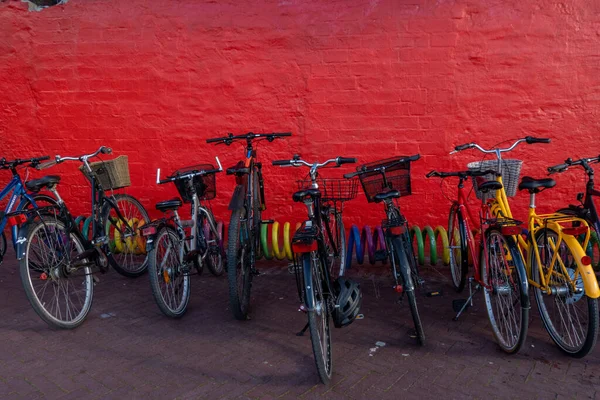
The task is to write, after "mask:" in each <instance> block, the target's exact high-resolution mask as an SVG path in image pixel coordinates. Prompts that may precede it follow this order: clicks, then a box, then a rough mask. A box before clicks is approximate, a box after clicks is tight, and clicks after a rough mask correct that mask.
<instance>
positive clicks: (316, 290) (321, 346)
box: [302, 253, 333, 385]
mask: <svg viewBox="0 0 600 400" xmlns="http://www.w3.org/2000/svg"><path fill="white" fill-rule="evenodd" d="M302 266H303V271H304V273H305V274H306V273H307V271H310V272H309V273H310V275H309V276H305V277H304V281H305V290H306V287H311V288H312V291H310V292H306V291H305V294H304V298H305V299H306V300H307V303H311V302H312V304H314V309H313V310H309V311H308V329H309V331H310V342H311V344H312V349H313V354H314V356H315V365H316V366H317V373H318V374H319V378H320V379H321V382H323V383H324V384H326V385H327V384H329V381H330V380H331V373H332V370H333V357H332V351H331V329H330V324H329V320H330V318H329V317H330V308H329V304H328V302H329V300H330V299H329V296H327V295H326V294H325V291H324V282H323V280H324V278H323V276H324V271H323V267H324V266H323V265H322V264H321V261H320V259H319V257H318V255H317V254H314V253H305V254H303V255H302Z"/></svg>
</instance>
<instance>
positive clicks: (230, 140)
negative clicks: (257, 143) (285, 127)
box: [206, 132, 292, 146]
mask: <svg viewBox="0 0 600 400" xmlns="http://www.w3.org/2000/svg"><path fill="white" fill-rule="evenodd" d="M287 136H292V133H291V132H272V133H254V132H248V133H246V134H244V135H234V134H233V133H229V134H228V135H227V136H224V137H219V138H211V139H206V143H225V144H226V145H227V146H229V145H230V144H231V143H233V141H234V140H247V141H251V140H254V139H258V138H266V139H267V141H269V142H272V141H273V140H275V139H277V138H283V137H287Z"/></svg>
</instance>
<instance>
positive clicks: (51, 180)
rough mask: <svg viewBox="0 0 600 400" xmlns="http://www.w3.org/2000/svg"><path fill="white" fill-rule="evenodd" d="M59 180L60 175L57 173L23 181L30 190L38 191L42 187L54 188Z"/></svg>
mask: <svg viewBox="0 0 600 400" xmlns="http://www.w3.org/2000/svg"><path fill="white" fill-rule="evenodd" d="M58 182H60V176H58V175H47V176H44V177H43V178H40V179H33V180H31V181H29V182H27V183H25V187H26V188H27V189H28V190H30V191H32V192H39V191H40V190H42V189H43V188H45V187H47V188H48V189H52V188H54V186H56V185H57V184H58Z"/></svg>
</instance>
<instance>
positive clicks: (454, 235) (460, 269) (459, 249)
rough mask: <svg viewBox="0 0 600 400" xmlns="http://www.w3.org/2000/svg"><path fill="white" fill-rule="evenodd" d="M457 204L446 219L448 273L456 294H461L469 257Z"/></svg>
mask: <svg viewBox="0 0 600 400" xmlns="http://www.w3.org/2000/svg"><path fill="white" fill-rule="evenodd" d="M458 207H459V206H458V203H454V204H452V207H450V215H449V217H448V247H449V249H450V272H451V274H452V283H453V284H454V289H455V290H456V291H457V292H462V291H463V289H464V288H465V283H466V281H467V272H468V270H469V255H468V250H467V235H466V232H467V230H466V227H465V223H464V221H463V220H462V218H461V214H460V210H459V208H458Z"/></svg>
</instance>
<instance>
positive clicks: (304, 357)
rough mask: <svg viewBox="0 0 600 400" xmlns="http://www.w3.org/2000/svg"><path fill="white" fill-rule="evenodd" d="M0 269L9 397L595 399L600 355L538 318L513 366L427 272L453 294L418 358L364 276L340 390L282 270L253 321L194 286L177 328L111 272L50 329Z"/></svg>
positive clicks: (10, 264)
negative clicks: (326, 382) (565, 345)
mask: <svg viewBox="0 0 600 400" xmlns="http://www.w3.org/2000/svg"><path fill="white" fill-rule="evenodd" d="M0 268H2V271H3V272H4V273H3V275H2V278H1V279H0V292H1V293H2V296H1V297H0V315H3V316H4V318H3V321H2V322H1V323H0V336H1V337H2V342H1V344H0V346H1V347H0V398H3V399H4V398H6V399H17V398H22V399H34V398H49V399H50V398H51V399H55V398H61V399H81V398H86V399H87V398H100V399H104V398H107V399H109V398H110V399H130V398H144V399H146V400H150V399H172V398H178V399H179V398H182V399H196V398H209V399H215V398H242V399H272V398H284V399H288V398H298V397H300V398H304V399H313V398H323V399H338V398H340V399H341V398H351V399H363V398H364V399H398V398H444V399H452V398H495V397H497V398H509V397H513V398H514V397H520V398H542V399H550V398H577V399H585V398H594V396H596V398H600V380H599V379H598V378H599V375H600V359H599V357H598V356H599V355H600V349H597V350H596V351H595V352H594V353H593V354H591V355H590V356H588V357H587V358H586V359H585V360H573V359H570V358H567V357H565V356H563V355H562V354H561V353H560V352H559V351H558V350H557V349H556V347H555V346H554V345H553V344H552V343H551V342H550V339H549V338H548V336H547V334H546V333H545V331H543V328H542V327H541V322H540V320H539V317H538V316H537V312H536V311H535V310H534V312H533V313H532V314H533V318H532V323H531V328H530V336H529V338H528V341H527V344H526V347H525V349H524V350H523V351H522V352H521V353H520V354H519V355H516V356H505V355H504V354H503V353H501V352H500V351H499V350H498V349H497V347H496V345H495V343H494V342H493V340H492V336H491V333H490V331H489V330H488V329H487V327H486V316H485V309H484V308H483V300H482V298H481V297H479V298H478V299H477V300H478V302H477V303H478V305H479V307H477V305H476V307H475V308H474V309H472V310H470V311H469V313H468V314H467V315H465V316H464V318H462V320H461V321H460V322H453V321H452V316H453V312H452V309H451V299H453V298H455V297H456V296H455V295H454V293H453V292H452V289H451V288H450V286H448V281H447V280H446V279H445V278H444V277H443V276H442V275H440V274H439V273H437V272H436V271H434V270H432V269H428V270H427V273H426V275H427V277H428V282H430V283H431V285H432V288H434V289H437V288H442V289H443V291H444V295H443V296H441V297H435V298H421V299H420V303H419V307H420V309H421V310H422V318H423V320H424V323H425V332H426V334H427V345H426V346H425V347H424V348H418V347H416V345H415V344H414V339H412V338H411V337H410V327H411V320H410V315H409V313H408V310H407V306H406V305H404V306H399V305H396V304H395V303H394V302H395V294H394V293H393V292H392V291H391V290H390V289H389V282H388V280H387V279H386V277H385V275H384V274H381V273H377V274H372V273H371V272H372V271H383V269H382V267H377V268H373V267H355V269H354V270H353V275H355V276H357V277H358V278H359V279H360V281H361V283H362V287H363V289H364V306H363V313H364V315H365V318H364V319H363V320H360V321H357V322H355V323H354V324H353V325H351V326H350V327H348V328H346V329H342V330H338V329H336V330H335V331H334V332H333V334H334V336H333V340H334V342H333V345H334V378H333V382H332V384H331V385H330V386H329V387H325V386H323V385H321V384H320V383H319V380H318V377H317V375H316V371H315V366H314V362H313V358H312V353H311V347H310V341H309V338H308V337H307V336H305V337H297V336H295V335H294V333H295V332H297V331H298V330H300V329H301V328H302V327H303V325H304V323H305V321H306V319H305V316H304V315H303V314H302V313H299V312H297V311H296V309H297V306H298V301H297V299H296V293H295V290H296V289H295V283H294V281H293V276H292V275H289V274H288V273H287V271H285V267H284V266H282V265H281V264H275V263H273V264H271V265H266V266H265V268H263V270H264V271H265V273H264V275H262V276H261V277H259V278H258V279H257V280H256V281H255V282H256V283H255V286H254V287H255V290H254V297H253V306H254V308H253V314H252V320H251V321H247V322H238V321H234V320H233V318H232V316H231V313H230V312H229V310H228V302H227V295H226V280H225V278H224V277H222V278H215V277H213V276H210V275H203V276H200V277H199V276H194V277H193V278H194V279H193V281H192V284H193V286H192V299H191V302H190V305H189V310H188V313H187V315H186V316H185V317H184V318H183V319H181V320H177V321H176V320H170V319H168V318H166V317H164V316H162V315H161V314H160V312H159V311H158V308H157V307H156V305H155V304H154V301H153V299H152V297H151V294H150V288H149V283H148V278H147V276H144V277H141V278H139V279H137V280H130V279H127V278H123V277H121V276H119V275H118V274H117V273H115V272H114V271H111V272H110V273H108V274H107V275H103V276H101V277H100V278H101V282H100V283H99V284H98V285H97V286H96V290H95V299H94V305H93V309H92V311H91V313H90V315H89V317H88V320H87V321H86V322H85V323H84V324H83V325H82V326H81V327H80V328H78V329H77V330H75V331H54V330H51V329H49V328H48V327H47V326H46V325H45V324H44V323H43V322H42V321H41V320H40V319H39V318H37V316H36V315H35V313H34V312H33V310H32V309H31V307H30V306H29V304H28V303H27V301H26V299H25V295H24V294H23V292H22V289H21V286H20V281H19V277H18V273H17V265H16V262H14V261H13V256H12V254H9V255H7V261H5V263H4V264H3V265H2V266H1V267H0ZM439 269H440V270H441V271H443V270H444V268H443V267H439ZM107 314H108V315H109V316H108V317H107ZM377 341H382V342H385V343H386V345H385V346H384V347H379V348H377V346H376V345H375V342H377ZM373 348H377V350H376V351H375V352H373V351H372V350H371V349H373ZM596 393H598V394H596Z"/></svg>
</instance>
